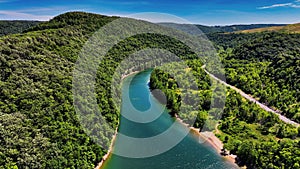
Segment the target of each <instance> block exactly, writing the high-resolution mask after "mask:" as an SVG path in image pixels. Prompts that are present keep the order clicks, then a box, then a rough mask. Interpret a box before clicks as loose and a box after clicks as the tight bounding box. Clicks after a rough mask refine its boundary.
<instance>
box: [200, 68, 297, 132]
mask: <svg viewBox="0 0 300 169" xmlns="http://www.w3.org/2000/svg"><path fill="white" fill-rule="evenodd" d="M202 69H203V70H204V71H205V72H206V73H207V74H208V75H209V76H210V77H211V78H213V79H215V80H217V81H218V82H220V83H222V84H224V85H225V86H227V87H230V88H231V89H233V90H235V91H237V92H238V93H239V94H241V95H242V96H243V97H244V98H246V99H247V100H249V101H251V102H255V103H256V104H257V105H259V107H261V108H262V109H264V110H266V111H268V112H271V113H274V114H276V115H278V116H279V119H280V120H282V121H283V122H285V123H288V124H292V125H294V126H296V127H299V123H297V122H295V121H292V120H291V119H289V118H287V117H285V116H283V115H281V114H280V111H275V110H273V109H271V108H269V107H268V106H266V105H264V104H262V103H260V102H259V101H257V100H256V99H254V98H253V97H251V96H250V95H248V94H246V93H245V92H243V91H242V90H240V89H238V88H236V87H235V86H232V85H230V84H228V83H226V82H224V81H222V80H221V79H219V78H217V77H216V76H214V75H213V74H210V73H209V72H208V71H207V70H206V69H205V65H203V66H202Z"/></svg>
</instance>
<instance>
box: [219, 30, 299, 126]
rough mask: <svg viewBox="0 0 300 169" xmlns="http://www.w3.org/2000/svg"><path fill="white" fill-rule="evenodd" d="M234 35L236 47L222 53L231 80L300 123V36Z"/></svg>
mask: <svg viewBox="0 0 300 169" xmlns="http://www.w3.org/2000/svg"><path fill="white" fill-rule="evenodd" d="M232 36H233V38H232V39H230V38H228V40H230V41H231V42H230V43H232V44H234V45H232V48H227V49H226V50H220V54H221V55H222V57H223V62H224V65H225V67H226V78H227V81H228V82H229V83H230V84H232V85H234V86H236V87H238V88H240V89H242V90H243V91H244V92H246V93H249V94H251V95H253V96H254V97H256V98H257V99H258V100H259V101H260V102H262V103H264V104H266V105H268V106H271V107H273V108H274V109H275V110H278V111H279V110H280V111H282V114H284V115H285V116H287V117H288V118H291V119H293V120H295V121H297V122H299V121H300V107H299V105H300V98H299V90H300V86H299V80H300V78H299V74H300V62H299V60H300V55H299V53H300V51H299V49H300V41H299V38H300V34H285V33H257V34H253V35H241V36H240V37H237V35H232ZM227 37H230V35H228V36H227ZM240 38H241V40H240ZM239 42H240V43H239ZM217 43H219V44H220V42H217ZM224 45H226V40H225V41H224Z"/></svg>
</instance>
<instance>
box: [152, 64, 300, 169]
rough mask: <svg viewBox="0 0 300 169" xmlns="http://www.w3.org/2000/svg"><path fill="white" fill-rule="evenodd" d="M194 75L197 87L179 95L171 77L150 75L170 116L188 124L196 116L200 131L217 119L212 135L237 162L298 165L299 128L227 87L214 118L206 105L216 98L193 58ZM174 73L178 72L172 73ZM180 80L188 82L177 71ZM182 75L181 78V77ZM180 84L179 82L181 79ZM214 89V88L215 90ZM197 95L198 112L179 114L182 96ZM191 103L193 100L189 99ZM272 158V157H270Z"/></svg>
mask: <svg viewBox="0 0 300 169" xmlns="http://www.w3.org/2000/svg"><path fill="white" fill-rule="evenodd" d="M187 64H188V65H189V66H190V67H191V68H192V69H191V71H193V75H194V76H196V79H199V81H197V84H198V88H199V90H196V89H191V90H190V91H188V92H187V93H189V94H188V95H187V96H186V95H182V94H181V92H180V91H181V90H182V89H181V88H179V87H178V85H177V84H176V82H175V79H174V77H172V76H170V75H169V74H167V73H165V72H162V71H161V70H159V69H157V70H154V71H153V73H152V75H151V81H150V87H151V88H152V89H161V90H162V91H163V92H164V93H165V95H166V97H167V107H168V108H169V109H170V110H171V114H172V115H177V117H179V118H181V119H182V120H183V121H184V122H186V123H189V122H190V121H191V120H192V119H196V121H195V123H194V124H193V127H197V128H200V131H206V130H209V131H212V130H215V128H214V127H215V125H216V124H217V122H219V125H217V126H218V129H217V130H216V135H217V136H218V137H219V138H220V139H221V140H222V141H223V143H224V146H225V148H226V149H228V150H230V152H231V153H233V154H236V155H237V156H238V159H237V163H238V164H239V165H240V166H244V165H246V166H247V167H248V168H261V169H265V168H270V169H271V168H289V169H294V168H299V167H300V166H299V155H300V144H299V143H300V141H299V140H300V135H299V133H300V128H296V127H294V126H292V125H290V124H285V123H284V122H282V121H281V120H279V118H278V116H277V115H275V114H273V113H270V112H266V111H264V110H263V109H261V108H260V107H258V106H257V105H256V104H255V103H252V102H249V101H246V100H245V99H244V98H242V96H241V95H240V94H238V93H236V92H235V91H234V90H232V89H229V88H228V89H227V94H226V104H225V109H224V112H222V118H221V119H218V118H215V117H218V115H217V114H218V112H216V111H212V110H211V108H210V106H211V103H214V102H215V101H217V100H218V98H215V99H216V100H214V101H212V102H210V99H209V98H211V96H212V91H211V90H210V87H209V86H210V84H211V83H210V81H209V80H208V77H207V75H205V73H204V71H203V70H202V68H201V63H200V62H199V61H197V60H192V61H188V62H187ZM176 73H178V72H176ZM180 74H181V77H182V79H183V81H184V82H186V83H188V82H190V79H189V78H187V77H188V75H187V74H185V73H184V72H181V73H180ZM183 77H184V78H183ZM181 83H183V82H181ZM215 92H217V91H215ZM191 95H197V96H198V98H199V99H200V100H201V102H200V104H201V105H200V107H199V110H198V111H194V112H192V113H190V114H189V115H188V116H186V115H185V114H182V111H183V112H185V110H186V109H185V108H183V109H182V108H181V109H180V111H179V107H180V106H181V100H183V99H184V97H191ZM190 104H191V105H192V106H193V107H195V106H196V105H193V102H190ZM274 159H276V160H274Z"/></svg>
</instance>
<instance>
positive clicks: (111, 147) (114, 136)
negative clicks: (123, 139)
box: [95, 128, 118, 169]
mask: <svg viewBox="0 0 300 169" xmlns="http://www.w3.org/2000/svg"><path fill="white" fill-rule="evenodd" d="M117 135H118V128H116V131H115V134H114V135H113V137H112V140H111V143H110V146H109V149H108V151H107V153H106V154H105V155H104V156H103V157H102V160H101V161H100V162H99V163H98V165H97V166H96V167H95V169H100V168H101V167H102V166H103V163H104V162H105V161H106V160H107V158H108V157H109V156H110V154H111V152H112V150H113V147H114V144H115V141H116V138H117Z"/></svg>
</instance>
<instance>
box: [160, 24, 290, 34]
mask: <svg viewBox="0 0 300 169" xmlns="http://www.w3.org/2000/svg"><path fill="white" fill-rule="evenodd" d="M159 24H161V25H164V26H169V27H172V28H175V29H179V30H182V31H187V30H185V29H186V28H188V26H189V24H177V23H159ZM195 26H196V27H198V28H199V29H200V30H201V31H202V32H203V33H205V34H211V33H230V32H236V31H242V30H248V29H255V28H266V27H270V26H285V24H250V25H228V26H205V25H198V24H196V25H195ZM189 33H192V34H193V32H189ZM196 33H198V32H196Z"/></svg>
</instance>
